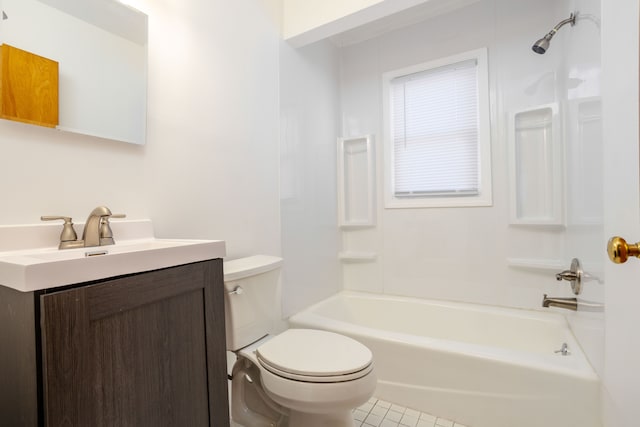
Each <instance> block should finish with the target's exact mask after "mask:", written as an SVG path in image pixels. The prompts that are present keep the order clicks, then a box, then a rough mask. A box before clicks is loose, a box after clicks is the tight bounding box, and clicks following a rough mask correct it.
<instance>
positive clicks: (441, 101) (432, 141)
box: [390, 59, 480, 198]
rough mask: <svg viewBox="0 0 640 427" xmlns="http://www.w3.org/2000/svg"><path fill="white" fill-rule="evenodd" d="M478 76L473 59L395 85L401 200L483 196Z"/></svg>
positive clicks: (394, 127)
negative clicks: (481, 188)
mask: <svg viewBox="0 0 640 427" xmlns="http://www.w3.org/2000/svg"><path fill="white" fill-rule="evenodd" d="M477 73H478V71H477V60H476V59H472V60H466V61H463V62H458V63H455V64H451V65H447V66H443V67H438V68H433V69H429V70H425V71H421V72H418V73H414V74H409V75H405V76H401V77H396V78H394V79H392V80H391V81H390V89H391V115H392V117H391V142H392V145H393V159H394V161H393V183H394V185H393V187H394V188H393V193H394V196H395V197H402V198H406V197H431V196H465V195H469V196H471V195H477V194H478V193H479V191H480V176H479V169H480V161H479V150H480V148H479V119H478V78H477Z"/></svg>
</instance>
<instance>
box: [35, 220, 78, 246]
mask: <svg viewBox="0 0 640 427" xmlns="http://www.w3.org/2000/svg"><path fill="white" fill-rule="evenodd" d="M57 219H61V220H63V221H64V225H63V226H62V233H60V243H61V244H62V242H73V241H75V240H77V239H78V235H77V234H76V230H75V229H74V228H73V220H72V219H71V217H70V216H54V215H43V216H41V217H40V220H41V221H55V220H57Z"/></svg>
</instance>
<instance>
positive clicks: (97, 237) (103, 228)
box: [40, 206, 126, 249]
mask: <svg viewBox="0 0 640 427" xmlns="http://www.w3.org/2000/svg"><path fill="white" fill-rule="evenodd" d="M125 216H126V215H124V214H116V215H114V214H112V213H111V210H109V208H107V207H106V206H98V207H97V208H95V209H94V210H92V211H91V213H90V214H89V217H88V218H87V222H86V223H85V224H84V230H83V231H82V239H81V240H78V237H77V235H76V231H75V230H74V228H73V222H72V219H71V218H70V217H64V216H41V217H40V219H41V220H43V221H50V220H54V219H62V220H64V226H63V229H62V234H61V235H60V245H59V246H58V248H59V249H70V248H81V247H91V246H104V245H113V244H114V243H115V242H114V240H113V232H112V231H111V226H110V225H109V218H124V217H125Z"/></svg>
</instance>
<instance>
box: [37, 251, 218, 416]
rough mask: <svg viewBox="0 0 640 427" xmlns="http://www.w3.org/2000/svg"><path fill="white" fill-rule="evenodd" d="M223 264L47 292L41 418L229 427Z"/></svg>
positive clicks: (43, 314)
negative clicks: (42, 413) (42, 411)
mask: <svg viewBox="0 0 640 427" xmlns="http://www.w3.org/2000/svg"><path fill="white" fill-rule="evenodd" d="M223 289H224V287H223V278H222V261H221V260H214V261H206V262H201V263H195V264H189V265H184V266H179V267H173V268H169V269H164V270H158V271H153V272H149V273H143V274H139V275H135V276H129V277H123V278H119V279H114V280H109V281H105V282H101V283H98V284H95V285H90V286H84V287H79V288H75V289H71V290H66V291H61V292H55V293H51V294H46V295H43V296H42V297H41V298H42V300H41V322H42V360H43V388H44V413H45V414H44V417H45V425H46V426H47V427H57V426H78V427H79V426H91V427H117V426H132V427H145V426H153V427H157V426H167V427H178V426H185V427H186V426H189V427H197V426H228V425H229V415H228V403H227V384H226V383H227V380H226V357H225V339H224V301H223Z"/></svg>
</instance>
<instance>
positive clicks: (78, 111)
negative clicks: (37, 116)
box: [0, 0, 147, 144]
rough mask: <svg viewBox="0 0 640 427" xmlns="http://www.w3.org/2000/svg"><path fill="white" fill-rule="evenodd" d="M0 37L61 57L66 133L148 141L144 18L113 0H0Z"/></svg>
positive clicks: (62, 115)
mask: <svg viewBox="0 0 640 427" xmlns="http://www.w3.org/2000/svg"><path fill="white" fill-rule="evenodd" d="M0 7H1V9H2V14H1V16H2V20H0V42H1V43H6V44H9V45H12V46H14V47H17V48H20V49H23V50H26V51H29V52H32V53H35V54H37V55H40V56H44V57H46V58H49V59H52V60H54V61H57V62H58V63H59V93H60V102H59V108H60V124H59V126H58V129H60V130H62V131H68V132H74V133H80V134H85V135H92V136H97V137H100V138H106V139H111V140H117V141H124V142H129V143H134V144H144V142H145V133H146V105H147V16H146V15H145V14H143V13H141V12H139V11H137V10H135V9H133V8H131V7H129V6H127V5H124V4H122V3H120V2H118V1H116V0H0Z"/></svg>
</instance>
